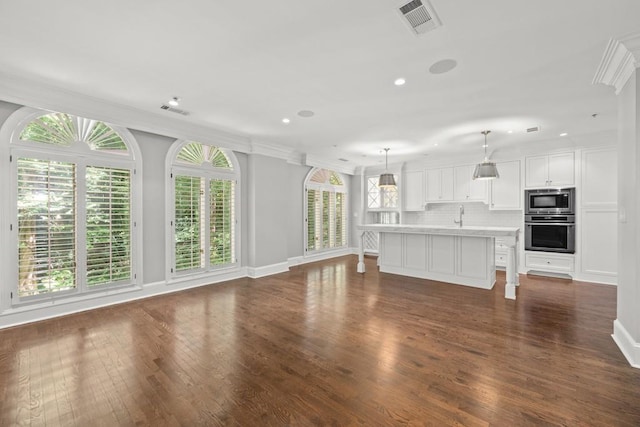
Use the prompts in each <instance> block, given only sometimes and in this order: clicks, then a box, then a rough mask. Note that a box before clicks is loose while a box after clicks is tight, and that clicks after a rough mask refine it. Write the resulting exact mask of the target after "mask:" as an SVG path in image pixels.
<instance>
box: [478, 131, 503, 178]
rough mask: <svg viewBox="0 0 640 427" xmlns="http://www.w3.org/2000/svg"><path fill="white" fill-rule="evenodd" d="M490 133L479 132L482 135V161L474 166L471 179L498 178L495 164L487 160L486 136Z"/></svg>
mask: <svg viewBox="0 0 640 427" xmlns="http://www.w3.org/2000/svg"><path fill="white" fill-rule="evenodd" d="M490 132H491V131H490V130H485V131H482V132H481V133H482V134H483V135H484V160H483V161H482V162H481V163H478V164H477V165H476V169H475V170H474V171H473V179H495V178H500V174H499V173H498V168H497V167H496V164H495V163H494V162H490V161H489V159H488V158H487V135H488V134H489V133H490Z"/></svg>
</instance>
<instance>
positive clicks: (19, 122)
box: [0, 107, 144, 312]
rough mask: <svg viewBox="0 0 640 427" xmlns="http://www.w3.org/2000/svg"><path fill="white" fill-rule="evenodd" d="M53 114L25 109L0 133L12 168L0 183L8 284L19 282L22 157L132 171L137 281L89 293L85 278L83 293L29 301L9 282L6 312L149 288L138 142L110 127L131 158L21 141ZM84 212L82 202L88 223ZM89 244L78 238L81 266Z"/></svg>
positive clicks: (0, 174)
mask: <svg viewBox="0 0 640 427" xmlns="http://www.w3.org/2000/svg"><path fill="white" fill-rule="evenodd" d="M50 113H55V112H54V111H46V110H40V109H36V108H31V107H22V108H20V109H18V110H16V111H15V112H14V113H13V114H11V116H9V118H8V119H7V120H6V121H5V122H4V124H3V125H2V127H1V128H0V162H2V163H4V165H6V166H5V167H2V168H0V180H1V181H0V182H5V183H9V184H8V185H3V186H0V188H1V189H0V241H2V242H8V244H3V245H0V267H1V268H0V270H2V271H5V272H7V273H6V276H5V277H7V278H11V277H14V278H17V277H18V255H17V251H16V250H14V249H15V248H17V245H18V234H17V232H18V227H17V208H16V206H17V205H16V203H15V202H16V199H17V182H16V168H17V158H18V156H23V157H28V156H29V155H33V156H34V157H36V158H39V159H51V160H57V161H66V162H73V163H75V164H76V165H77V167H78V168H86V166H99V167H100V166H106V167H115V168H123V169H130V170H131V206H130V215H131V224H132V227H131V280H130V281H127V282H126V283H118V284H113V285H98V286H95V287H93V288H91V289H88V288H87V287H86V286H85V280H86V278H85V277H81V276H80V275H79V276H78V278H77V279H78V280H77V284H76V285H77V287H76V289H74V290H68V291H62V292H55V293H53V294H46V295H38V296H29V297H25V298H20V296H19V294H18V289H17V280H16V281H12V280H6V281H4V282H3V283H0V312H4V311H6V310H9V309H11V308H16V307H20V306H28V305H32V304H33V305H34V306H35V305H37V304H39V303H42V302H46V301H55V300H58V299H63V298H70V297H72V296H75V297H82V296H84V295H96V294H100V293H104V292H105V291H109V290H114V291H115V290H117V289H121V288H124V287H131V288H132V289H137V288H139V286H140V284H141V283H144V281H143V280H144V279H143V275H142V271H143V266H142V260H143V256H142V156H141V152H140V148H139V147H138V144H137V142H136V140H135V138H134V137H133V135H132V134H131V132H129V130H128V129H126V128H123V127H120V126H117V125H112V124H111V123H107V124H108V125H109V126H110V127H111V128H112V129H114V130H115V131H116V132H118V134H119V135H120V137H121V138H122V139H123V141H124V142H125V144H126V145H127V148H128V149H129V153H130V154H129V156H120V155H117V154H109V153H102V152H100V151H98V150H91V149H90V148H89V147H88V146H86V144H72V145H71V146H67V147H65V149H63V150H60V147H58V146H56V145H48V144H45V143H35V142H28V141H26V142H25V141H20V140H19V136H20V134H19V132H21V131H22V129H23V128H24V126H26V125H27V124H28V123H30V122H31V121H32V120H34V119H36V118H37V117H40V116H43V115H46V114H50ZM85 147H86V148H85ZM78 186H79V187H83V186H84V183H82V182H79V183H78ZM82 194H84V193H82ZM84 212H85V206H84V203H80V197H78V199H77V212H76V217H77V218H82V217H83V216H82V215H83V213H84ZM81 229H82V228H81ZM85 242H86V240H85V236H84V235H81V234H78V235H77V241H76V250H77V258H76V264H77V265H78V266H81V265H84V264H83V263H84V261H85V259H86V253H85V251H84V249H83V248H86V244H85Z"/></svg>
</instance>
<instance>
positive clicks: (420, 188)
mask: <svg viewBox="0 0 640 427" xmlns="http://www.w3.org/2000/svg"><path fill="white" fill-rule="evenodd" d="M403 187H404V192H403V200H404V203H403V206H404V210H405V211H421V210H424V205H425V200H426V199H425V191H424V187H425V186H424V171H408V172H405V173H404V181H403Z"/></svg>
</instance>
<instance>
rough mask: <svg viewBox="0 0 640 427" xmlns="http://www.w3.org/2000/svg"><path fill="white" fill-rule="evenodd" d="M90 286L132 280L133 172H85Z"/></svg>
mask: <svg viewBox="0 0 640 427" xmlns="http://www.w3.org/2000/svg"><path fill="white" fill-rule="evenodd" d="M86 185H87V189H86V209H87V221H86V224H87V230H86V232H87V285H88V286H95V285H101V284H105V283H114V282H122V281H125V280H129V279H131V172H130V171H129V170H127V169H117V168H106V167H94V166H88V167H87V169H86Z"/></svg>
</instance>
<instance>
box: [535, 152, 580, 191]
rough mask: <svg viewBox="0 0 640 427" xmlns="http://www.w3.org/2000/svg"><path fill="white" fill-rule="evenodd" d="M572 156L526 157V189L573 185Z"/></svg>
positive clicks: (570, 154) (564, 154)
mask: <svg viewBox="0 0 640 427" xmlns="http://www.w3.org/2000/svg"><path fill="white" fill-rule="evenodd" d="M574 171H575V167H574V154H573V153H561V154H549V155H546V156H533V157H527V160H526V169H525V172H526V179H525V185H526V186H527V187H563V186H571V185H574V183H575V180H574Z"/></svg>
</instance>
